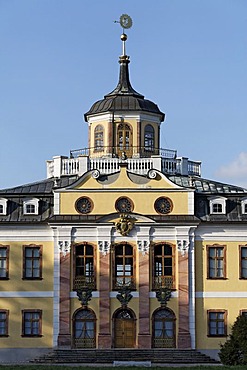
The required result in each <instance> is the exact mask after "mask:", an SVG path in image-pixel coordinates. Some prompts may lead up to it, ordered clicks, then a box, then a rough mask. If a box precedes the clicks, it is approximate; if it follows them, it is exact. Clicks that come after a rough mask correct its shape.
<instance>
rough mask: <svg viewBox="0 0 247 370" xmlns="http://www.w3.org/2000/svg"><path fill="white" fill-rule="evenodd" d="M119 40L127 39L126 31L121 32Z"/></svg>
mask: <svg viewBox="0 0 247 370" xmlns="http://www.w3.org/2000/svg"><path fill="white" fill-rule="evenodd" d="M121 40H122V41H126V40H127V35H126V33H123V34H122V35H121Z"/></svg>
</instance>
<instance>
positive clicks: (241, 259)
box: [239, 244, 247, 280]
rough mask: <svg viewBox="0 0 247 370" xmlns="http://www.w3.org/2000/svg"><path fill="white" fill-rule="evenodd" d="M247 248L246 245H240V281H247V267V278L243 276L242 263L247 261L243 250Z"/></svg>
mask: <svg viewBox="0 0 247 370" xmlns="http://www.w3.org/2000/svg"><path fill="white" fill-rule="evenodd" d="M244 248H246V250H247V244H245V245H239V279H240V280H247V267H246V277H244V276H243V274H242V261H243V260H247V256H246V257H245V258H243V257H242V250H243V249H244Z"/></svg>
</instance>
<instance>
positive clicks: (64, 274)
mask: <svg viewBox="0 0 247 370" xmlns="http://www.w3.org/2000/svg"><path fill="white" fill-rule="evenodd" d="M70 321H71V320H70V253H67V254H66V255H65V256H64V255H63V254H62V253H60V309H59V328H60V330H59V335H58V346H70V345H71V332H70Z"/></svg>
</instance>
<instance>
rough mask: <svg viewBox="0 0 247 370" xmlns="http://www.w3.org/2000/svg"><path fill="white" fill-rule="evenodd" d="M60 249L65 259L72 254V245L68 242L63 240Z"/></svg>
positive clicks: (59, 244) (59, 243)
mask: <svg viewBox="0 0 247 370" xmlns="http://www.w3.org/2000/svg"><path fill="white" fill-rule="evenodd" d="M58 247H59V250H60V252H61V253H62V254H63V256H64V257H65V256H66V254H67V253H70V243H69V242H68V241H62V240H61V241H59V242H58Z"/></svg>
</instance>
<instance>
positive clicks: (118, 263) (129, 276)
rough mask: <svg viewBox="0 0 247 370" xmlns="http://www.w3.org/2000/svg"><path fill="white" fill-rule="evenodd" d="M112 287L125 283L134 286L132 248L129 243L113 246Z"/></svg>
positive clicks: (117, 287)
mask: <svg viewBox="0 0 247 370" xmlns="http://www.w3.org/2000/svg"><path fill="white" fill-rule="evenodd" d="M113 266H114V268H113V289H115V290H118V289H119V288H120V287H122V286H124V285H127V286H129V287H131V288H132V289H134V288H135V272H134V250H133V247H132V246H131V245H129V244H127V243H126V244H125V243H121V244H119V245H116V246H115V249H114V261H113Z"/></svg>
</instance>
